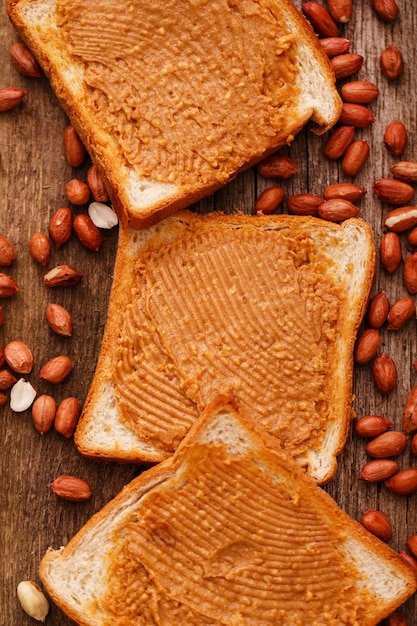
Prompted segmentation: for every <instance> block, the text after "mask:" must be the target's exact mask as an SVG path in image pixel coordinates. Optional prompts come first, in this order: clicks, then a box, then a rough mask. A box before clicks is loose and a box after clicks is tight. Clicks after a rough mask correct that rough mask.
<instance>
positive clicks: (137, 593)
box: [40, 397, 417, 626]
mask: <svg viewBox="0 0 417 626" xmlns="http://www.w3.org/2000/svg"><path fill="white" fill-rule="evenodd" d="M270 446H271V441H270V439H269V438H267V437H264V436H260V435H259V434H256V433H255V432H254V431H253V429H252V420H251V419H248V417H247V416H246V415H245V414H244V412H242V411H239V410H238V408H237V407H236V405H235V403H234V402H233V401H231V400H230V399H227V398H222V397H219V398H216V399H214V400H213V403H212V404H211V405H210V406H209V407H207V409H206V411H205V412H204V414H203V415H202V416H201V417H200V418H199V419H198V420H197V422H196V423H195V425H194V426H193V427H192V429H191V431H190V433H189V434H188V435H187V437H186V438H185V439H184V441H183V442H182V443H181V444H180V446H179V448H178V450H177V451H176V453H175V454H174V455H173V456H172V457H171V458H170V459H168V460H167V461H164V462H163V463H161V464H159V465H158V466H155V467H153V468H151V469H149V470H147V471H145V472H143V473H142V474H141V475H140V476H139V477H138V478H136V479H135V480H134V481H132V482H131V483H130V484H129V485H127V486H126V487H125V488H124V489H123V490H122V492H121V493H120V494H119V495H118V496H117V497H116V498H115V499H114V500H113V501H112V502H110V503H109V504H107V505H106V506H105V507H104V508H103V509H102V510H101V511H100V512H99V513H97V514H96V515H94V516H93V518H92V519H90V521H88V522H87V524H86V525H85V526H84V527H83V528H82V529H81V530H80V531H79V533H78V534H77V535H76V536H75V537H74V538H73V539H72V540H71V541H70V542H69V544H68V545H67V546H66V547H65V548H61V549H60V550H49V551H48V552H47V553H46V555H45V556H44V558H43V560H42V562H41V566H40V574H41V579H42V581H43V583H44V585H45V588H46V590H47V592H48V594H49V595H50V597H51V598H52V600H53V601H54V602H55V603H56V604H57V605H58V606H59V607H60V608H61V609H63V610H64V611H65V612H66V613H67V614H68V615H69V617H70V618H71V619H73V620H75V622H76V623H77V624H81V625H85V626H87V625H88V626H99V625H103V626H104V624H112V626H117V625H118V624H120V625H121V624H123V626H129V625H130V624H131V625H132V626H133V624H147V625H150V624H163V625H164V626H169V625H172V626H174V625H177V624H182V625H184V626H187V625H190V626H191V625H193V626H194V625H198V626H202V625H203V624H206V625H208V624H210V625H212V626H214V625H221V624H224V625H229V626H231V625H235V626H243V625H245V626H251V625H253V626H255V625H256V626H260V625H262V626H266V625H267V624H271V625H272V624H280V625H281V626H293V625H294V624H300V625H301V624H303V625H304V624H305V625H306V626H325V625H326V624H328V625H333V624H342V623H343V624H352V625H353V624H360V625H361V626H371V625H373V624H377V623H379V622H380V620H381V619H383V618H384V617H386V616H387V615H388V614H389V613H391V612H392V611H393V610H394V609H396V608H397V607H398V606H399V605H400V604H402V603H403V602H404V601H405V600H406V599H408V598H409V597H410V596H411V595H412V594H413V593H414V591H415V590H416V587H417V583H416V576H415V572H414V570H413V569H412V568H411V567H410V566H409V565H408V564H407V563H405V562H404V560H403V559H402V558H401V557H400V556H399V555H398V554H397V553H396V552H394V551H393V550H392V549H391V548H389V547H388V546H387V545H386V544H385V543H383V542H382V541H380V540H379V539H377V538H376V537H374V536H373V535H371V534H370V533H368V531H366V530H365V529H364V528H363V527H362V526H361V525H360V524H359V523H357V522H356V521H354V520H353V519H352V518H350V517H349V516H348V515H347V514H346V513H344V512H343V511H342V510H341V509H340V508H339V507H338V506H337V505H336V503H335V502H334V501H333V500H332V499H331V497H330V496H329V495H328V494H327V493H326V492H324V491H323V490H322V489H321V488H320V487H319V486H317V485H316V484H315V482H314V481H313V480H311V479H310V478H309V477H308V476H306V475H305V474H303V473H302V471H301V470H300V468H299V467H298V466H297V465H296V464H295V463H293V462H292V461H291V460H290V459H288V458H287V457H286V456H285V455H283V454H282V453H280V452H277V451H276V450H274V449H273V448H271V447H270ZM272 446H274V443H273V442H272Z"/></svg>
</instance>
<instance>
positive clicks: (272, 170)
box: [257, 154, 298, 179]
mask: <svg viewBox="0 0 417 626" xmlns="http://www.w3.org/2000/svg"><path fill="white" fill-rule="evenodd" d="M257 171H258V174H260V175H261V176H263V177H264V178H284V179H285V178H291V176H294V174H296V173H297V172H298V167H297V166H296V164H295V163H294V161H293V160H292V159H290V157H287V156H285V155H278V154H271V156H269V157H266V158H265V159H263V160H262V161H260V163H259V164H258V167H257Z"/></svg>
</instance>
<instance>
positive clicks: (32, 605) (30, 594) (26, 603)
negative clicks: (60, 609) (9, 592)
mask: <svg viewBox="0 0 417 626" xmlns="http://www.w3.org/2000/svg"><path fill="white" fill-rule="evenodd" d="M17 597H18V599H19V602H20V604H21V606H22V609H23V610H24V611H25V613H27V615H29V617H33V619H36V620H37V621H38V622H44V621H45V618H46V616H47V615H48V612H49V602H48V600H47V599H46V596H45V594H44V593H43V591H42V589H41V588H40V587H39V585H38V584H37V583H35V582H33V580H22V582H20V583H19V584H18V585H17Z"/></svg>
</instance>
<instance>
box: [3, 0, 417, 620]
mask: <svg viewBox="0 0 417 626" xmlns="http://www.w3.org/2000/svg"><path fill="white" fill-rule="evenodd" d="M398 4H399V6H400V17H399V18H398V19H397V20H396V21H395V22H394V23H392V24H386V23H384V22H383V21H382V20H381V19H379V18H378V17H377V16H376V14H375V13H374V12H373V10H372V8H371V0H354V12H353V16H352V19H351V20H350V22H349V23H348V24H347V25H345V26H343V27H342V26H341V27H340V29H339V32H340V34H341V35H343V36H345V37H347V38H348V39H350V40H351V41H352V46H351V51H352V52H355V53H359V54H361V55H363V57H364V63H363V66H362V69H361V70H360V72H359V73H358V75H357V76H355V77H354V78H363V79H366V80H370V81H372V82H374V83H376V84H377V85H378V87H379V89H380V95H379V97H378V99H377V100H376V101H375V102H374V103H372V104H371V105H370V108H371V109H372V111H373V113H374V115H375V118H376V121H375V123H374V124H373V125H372V127H369V128H365V129H362V130H361V129H357V130H356V137H357V138H358V139H359V138H363V139H366V140H367V141H368V142H369V144H370V146H371V154H370V158H369V160H368V162H367V164H366V165H365V167H364V168H363V170H362V171H361V172H360V173H359V174H358V175H357V177H356V178H355V180H354V182H356V183H358V184H359V185H361V186H363V187H364V188H366V190H367V194H366V196H365V197H364V198H363V199H362V201H361V202H360V205H359V206H360V208H361V216H362V217H363V218H364V219H365V220H367V221H368V222H369V223H370V224H371V225H372V227H373V231H374V235H375V240H376V244H377V246H378V244H379V240H380V237H381V234H382V233H383V219H384V215H385V214H386V213H387V211H388V210H389V209H390V208H391V207H389V206H388V205H383V204H381V202H380V201H379V200H378V199H377V198H376V197H375V195H374V193H373V190H372V184H373V182H374V181H376V180H377V179H378V178H380V177H382V176H388V175H389V167H391V165H392V164H394V163H395V162H396V161H398V160H399V157H394V156H393V155H392V154H390V153H389V152H388V151H387V149H386V147H385V146H384V142H383V135H384V131H385V128H386V126H387V125H388V124H389V123H390V122H391V121H393V120H401V121H402V122H403V123H404V124H405V126H406V128H407V129H408V133H409V141H408V145H407V147H406V150H405V152H404V154H403V156H402V157H401V158H402V159H408V160H414V159H416V160H417V149H416V148H415V143H416V139H417V137H416V130H415V129H416V111H417V107H416V103H415V94H416V93H417V73H416V71H415V63H416V44H415V34H416V33H417V4H416V3H414V2H410V1H407V0H399V1H398ZM297 5H298V6H301V2H297ZM0 33H1V39H0V68H1V69H0V88H1V87H9V86H16V87H22V88H26V89H28V90H29V92H28V94H27V97H26V99H25V102H24V104H22V105H21V106H20V107H18V108H16V109H14V110H12V111H9V112H6V113H1V114H0V152H1V162H0V232H1V233H2V234H4V235H6V236H7V237H9V239H10V240H11V241H12V242H13V244H14V245H15V247H16V251H17V260H16V261H15V263H14V264H13V265H12V266H11V267H10V268H6V270H5V271H6V272H7V273H10V274H11V275H13V276H14V277H15V278H16V280H17V282H18V284H19V286H20V292H19V293H18V294H17V295H15V296H14V297H12V298H9V299H6V300H3V301H2V302H0V304H1V305H3V308H4V316H5V321H4V325H3V327H2V328H0V345H3V346H4V345H6V344H7V343H8V342H9V341H12V340H15V339H19V340H22V341H24V342H26V343H27V344H28V345H29V346H30V348H31V349H32V351H33V354H34V358H35V367H34V369H33V372H32V373H31V374H30V375H29V376H28V377H27V378H28V380H30V381H31V382H32V384H33V385H34V387H35V388H36V390H37V392H38V394H41V393H50V394H51V395H53V396H54V397H55V399H56V400H57V401H59V400H61V399H62V398H64V397H66V396H68V395H73V396H76V397H77V398H78V399H79V400H80V401H81V402H83V401H84V399H85V396H86V393H87V390H88V387H89V384H90V381H91V378H92V375H93V371H94V367H95V363H96V360H97V356H98V353H99V349H100V340H101V337H102V333H103V328H104V323H105V319H106V307H107V300H108V295H109V290H110V286H111V282H112V271H113V262H114V256H115V250H116V245H117V229H113V230H111V231H105V232H104V233H103V234H104V243H103V247H102V249H101V251H100V252H99V253H94V252H88V251H86V250H85V249H84V248H82V247H81V245H80V244H79V242H78V241H77V239H76V238H73V239H72V240H71V241H70V242H69V243H68V244H67V245H66V246H64V247H63V248H61V249H60V250H54V251H53V253H52V257H51V260H50V262H49V264H48V266H47V269H49V268H51V267H53V266H54V265H57V264H60V263H68V264H70V265H73V266H74V267H76V268H77V269H78V270H79V271H80V272H82V273H83V274H84V278H83V280H82V282H81V283H80V284H79V285H78V286H76V287H74V288H60V289H55V290H52V289H48V288H47V287H45V286H44V285H43V283H42V277H43V274H44V272H45V269H44V268H41V267H40V266H38V265H37V264H36V263H35V262H34V261H33V260H32V259H31V257H30V255H29V250H28V242H29V238H30V236H31V234H32V233H33V232H35V231H38V230H40V231H43V232H47V226H48V222H49V219H50V217H51V215H52V214H53V212H54V211H55V210H56V209H57V208H59V207H61V206H67V205H68V202H67V200H66V198H65V183H66V182H67V181H68V180H69V179H70V178H72V177H74V176H76V177H79V178H82V179H84V178H85V174H86V169H87V166H88V163H86V164H85V166H83V167H80V168H78V169H76V170H73V169H72V168H71V167H70V166H69V165H68V164H67V161H66V158H65V154H64V149H63V141H62V136H63V130H64V128H65V126H66V125H67V123H68V120H67V118H66V116H65V114H64V113H63V111H62V110H61V108H60V106H59V104H58V102H57V100H56V98H55V96H54V95H53V93H52V91H51V89H50V87H49V84H48V81H47V80H46V79H45V78H44V77H42V78H40V79H28V78H24V77H23V76H21V75H20V74H18V72H17V71H16V69H15V68H14V67H13V66H12V64H11V62H10V58H9V47H10V44H12V43H13V42H14V41H16V40H17V36H16V34H15V33H14V31H13V29H12V27H11V25H10V23H9V20H8V17H7V15H6V10H5V0H2V4H1V12H0ZM391 44H395V45H397V46H398V47H399V48H400V49H401V50H402V53H403V56H404V61H405V72H404V75H403V77H402V78H401V79H400V80H398V81H395V82H389V81H388V80H387V79H386V77H385V76H383V75H382V73H381V70H380V65H379V56H380V54H381V52H382V51H383V50H384V49H385V48H387V47H388V46H389V45H391ZM325 141H326V136H324V137H317V136H315V135H313V134H312V133H311V131H310V130H308V129H305V130H304V131H302V132H301V133H300V134H299V135H298V136H297V137H296V139H295V141H294V143H293V145H292V146H291V147H290V148H289V149H285V150H283V151H282V152H283V153H284V154H287V155H289V156H290V157H291V158H292V159H293V160H294V161H295V163H296V164H297V165H298V167H299V172H298V173H297V174H296V175H295V176H293V177H292V178H291V179H290V180H288V181H278V183H277V181H272V180H265V179H262V178H261V177H257V175H256V172H255V171H254V170H251V171H248V172H246V173H244V174H242V175H241V176H239V177H238V178H237V179H236V180H235V181H234V182H233V183H232V184H231V185H230V186H229V187H227V188H225V189H224V190H221V191H220V192H218V193H216V194H215V195H214V196H213V197H211V198H208V199H206V200H204V201H203V202H201V203H200V204H199V205H197V206H196V207H195V208H196V209H197V210H201V211H207V210H210V209H214V208H215V209H218V210H223V211H225V212H230V211H233V210H235V209H240V210H243V211H245V212H248V213H251V212H252V211H253V204H254V198H256V197H257V196H258V195H259V193H260V192H261V191H262V190H263V189H265V188H266V187H268V186H270V185H271V184H280V185H282V186H283V187H284V188H285V189H286V192H287V194H288V195H292V194H295V193H300V192H305V191H310V192H314V193H317V194H322V192H323V189H324V188H325V187H326V186H327V185H329V184H331V183H335V182H337V181H346V180H350V179H348V178H346V176H345V175H344V174H343V172H342V170H341V167H340V163H339V162H335V161H329V160H327V159H326V158H325V157H324V156H323V153H322V150H323V145H324V143H325ZM72 208H73V209H74V214H75V213H77V212H84V211H85V210H86V207H78V208H76V207H72ZM283 210H285V206H284V207H283ZM402 242H403V246H404V249H403V252H404V257H405V256H406V255H408V254H410V252H411V251H412V250H411V249H410V247H409V246H408V245H407V242H406V238H405V236H402ZM381 289H384V290H385V291H386V293H387V295H388V298H389V299H390V301H391V302H394V301H395V300H396V299H398V298H401V297H404V296H406V295H408V294H407V292H406V289H405V287H404V283H403V278H402V268H399V269H398V270H397V271H396V272H395V273H394V274H392V275H389V274H387V273H386V272H385V270H383V269H381V266H380V264H379V263H378V267H377V274H376V277H375V283H374V287H373V293H376V292H378V291H379V290H381ZM49 302H58V303H60V304H62V305H64V306H65V307H67V308H68V309H69V310H70V312H71V313H72V314H73V317H74V334H73V337H72V338H62V337H58V336H56V335H54V334H53V333H52V331H51V330H50V329H49V327H48V326H47V324H46V322H45V308H46V306H47V304H48V303H49ZM380 351H385V352H386V353H388V354H389V355H390V356H391V357H392V358H393V359H394V361H395V363H396V365H397V369H398V384H397V387H396V389H395V390H394V391H393V392H392V393H391V394H389V395H388V396H382V395H381V394H379V393H378V392H377V391H376V390H375V387H374V383H373V379H372V376H371V370H370V366H369V365H365V366H360V367H357V368H356V370H355V378H354V393H355V396H356V399H355V401H354V407H355V409H356V411H357V414H358V415H365V414H379V415H386V416H387V417H389V418H390V419H391V420H393V422H394V427H395V428H397V429H398V430H401V420H402V411H403V407H404V403H405V400H406V398H407V395H408V393H409V391H410V389H411V388H412V387H413V386H414V385H415V384H416V381H417V374H416V372H415V371H414V368H413V366H412V363H413V361H415V360H417V346H416V321H415V319H413V320H411V321H410V322H409V323H408V324H407V326H406V327H405V328H404V329H403V330H401V331H397V332H395V331H387V330H386V329H385V328H384V329H383V330H382V344H381V350H380ZM57 354H68V355H69V356H70V357H71V358H72V359H73V360H74V363H75V368H74V371H73V373H72V374H71V375H70V377H69V378H68V379H67V380H66V381H65V382H64V383H62V384H61V385H58V386H54V387H52V386H51V385H48V384H47V383H43V382H42V381H40V380H39V378H38V373H39V369H40V367H41V365H42V364H43V363H44V362H45V361H46V360H47V359H49V358H50V357H52V356H55V355H57ZM0 413H1V416H0V446H1V452H0V454H1V457H0V468H1V470H0V481H1V483H0V555H1V558H0V594H1V599H0V626H25V625H26V624H28V625H29V624H31V623H33V620H31V619H30V618H29V617H27V616H26V615H25V614H24V613H23V611H22V609H21V607H20V605H19V603H18V600H17V597H16V586H17V584H18V582H19V581H20V580H24V579H32V580H35V581H39V576H38V564H39V561H40V559H41V557H42V555H43V554H44V552H45V550H46V549H47V548H48V546H52V547H54V548H57V547H59V546H60V545H63V544H65V543H66V542H67V541H68V539H69V538H70V537H71V536H72V535H73V534H74V533H75V532H76V531H77V530H78V529H79V528H80V527H81V526H82V525H83V524H84V523H85V522H86V521H87V519H88V518H89V517H90V516H91V515H92V514H93V513H94V512H95V511H98V510H99V509H100V508H101V507H102V506H103V505H104V504H105V503H106V502H108V501H109V500H110V499H111V498H112V497H113V496H114V495H116V494H117V493H118V492H119V490H120V489H121V487H122V486H123V485H124V484H126V483H127V482H128V481H130V480H131V479H132V478H133V477H134V476H135V475H137V473H138V472H139V471H140V468H138V467H137V466H134V465H117V464H108V465H104V464H99V463H95V462H91V461H87V460H85V459H83V458H81V457H80V455H79V454H78V453H77V451H76V449H75V446H74V443H73V441H72V439H71V440H66V439H64V438H63V437H62V436H60V435H59V434H57V433H56V432H54V431H53V430H52V431H50V432H49V433H47V434H45V435H44V436H40V435H39V434H38V433H37V432H36V431H35V430H34V427H33V424H32V419H31V413H30V410H28V411H25V412H23V413H14V412H12V411H11V410H10V408H9V406H8V404H6V405H5V406H4V407H3V408H1V409H0ZM366 460H368V457H367V455H366V452H365V442H364V440H360V439H359V438H358V437H356V436H355V435H353V434H352V435H351V436H350V437H349V441H348V443H347V445H346V447H345V450H344V451H343V453H342V454H341V456H340V459H339V469H338V471H337V474H336V476H335V477H334V479H333V480H332V481H331V482H330V483H329V484H328V485H326V487H325V488H326V490H327V491H328V492H329V493H330V494H331V495H332V496H333V497H334V498H335V500H336V501H337V502H338V504H339V505H340V506H341V507H342V508H343V509H344V510H345V511H347V512H348V513H349V514H350V515H351V516H352V517H353V518H355V519H357V520H359V519H360V517H361V515H362V513H363V512H364V511H365V510H367V509H379V510H380V511H382V512H384V513H385V514H387V515H388V517H389V519H390V520H391V522H392V526H393V536H392V539H391V540H390V541H389V545H391V546H392V548H394V549H395V550H397V551H402V550H405V549H406V541H407V538H408V537H409V536H411V535H413V534H415V533H417V495H411V496H408V497H400V496H395V495H393V494H391V493H390V492H388V491H387V490H386V489H385V488H384V486H381V485H369V484H366V483H364V482H361V481H359V480H358V473H359V470H360V468H361V467H362V465H363V464H364V463H365V462H366ZM399 463H400V467H401V468H405V467H408V466H415V467H417V458H415V457H413V456H412V454H411V453H410V450H409V446H408V447H407V450H406V452H405V453H404V454H402V455H401V457H400V458H399ZM63 473H66V474H74V475H77V476H80V477H83V478H86V479H87V480H88V481H89V482H90V484H91V486H92V489H93V497H92V498H91V500H89V501H88V502H85V503H69V502H64V501H61V500H58V499H57V498H56V497H55V496H54V494H52V493H51V491H50V489H49V483H50V482H51V481H52V480H53V479H54V478H55V477H56V476H57V475H59V474H63ZM401 610H402V611H403V612H404V614H406V615H407V617H408V619H409V624H417V607H416V603H415V599H414V598H412V599H411V600H409V601H408V602H407V604H406V605H405V606H403V607H402V609H401ZM47 623H48V624H51V625H53V626H67V625H68V624H70V621H69V620H68V619H67V618H66V617H65V616H64V615H63V614H62V613H61V612H60V611H59V610H58V609H57V608H56V607H54V606H52V607H51V610H50V614H49V616H48V618H47Z"/></svg>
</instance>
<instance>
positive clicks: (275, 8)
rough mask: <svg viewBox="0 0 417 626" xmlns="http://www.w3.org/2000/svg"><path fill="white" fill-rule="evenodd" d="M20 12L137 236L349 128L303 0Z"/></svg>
mask: <svg viewBox="0 0 417 626" xmlns="http://www.w3.org/2000/svg"><path fill="white" fill-rule="evenodd" d="M8 12H9V15H10V18H11V20H12V22H13V24H14V26H15V28H16V30H17V31H18V33H19V34H20V35H21V37H22V38H23V39H24V40H25V41H26V42H27V44H28V45H29V47H30V48H31V49H32V51H33V52H34V54H35V55H36V57H37V58H38V60H39V62H40V64H41V65H42V67H43V69H44V71H45V73H46V74H47V76H48V77H49V79H50V82H51V85H52V87H53V89H54V91H55V93H56V95H57V96H58V98H59V100H60V102H61V104H62V106H63V107H64V109H65V111H66V112H67V114H68V116H69V118H70V120H71V122H72V123H73V125H74V126H75V128H76V130H77V131H78V133H79V135H80V137H81V138H82V140H83V142H84V144H85V146H86V148H87V149H88V151H89V153H90V155H91V157H92V159H93V161H94V162H95V163H96V165H97V166H98V168H99V169H100V170H101V173H102V175H103V176H104V178H105V180H106V183H107V187H108V191H109V193H110V196H111V199H112V202H113V205H114V208H115V209H116V210H117V211H118V213H119V216H120V218H121V220H123V221H125V223H126V224H128V225H130V226H131V227H133V228H144V227H147V226H149V225H151V224H152V223H155V222H156V221H158V220H160V219H162V218H163V217H164V216H167V215H168V214H172V213H173V212H175V211H177V210H179V209H181V208H184V207H187V206H190V205H191V204H192V203H193V202H195V201H197V200H199V199H200V198H202V197H204V196H207V195H209V194H211V193H212V192H214V191H215V190H216V189H218V188H219V187H221V186H224V185H225V184H227V183H228V182H229V181H230V180H232V179H233V178H234V177H235V176H236V174H237V172H239V171H240V170H242V169H245V168H248V167H250V166H252V165H253V164H254V163H256V162H257V161H259V160H260V159H262V158H263V157H264V156H266V155H267V154H269V153H271V152H273V151H275V150H277V149H278V148H280V147H281V146H284V145H287V144H290V143H291V141H292V140H293V138H294V136H295V134H296V133H298V132H299V131H300V129H301V128H302V127H303V126H304V125H305V124H306V123H307V122H308V121H309V120H313V122H314V123H315V124H316V131H317V132H324V131H325V130H327V129H328V128H330V127H331V126H332V125H333V124H334V123H335V122H336V121H337V120H338V118H339V115H340V111H341V101H340V98H339V95H338V92H337V90H336V88H335V78H334V74H333V72H332V69H331V67H330V64H329V61H328V59H327V57H326V55H325V54H324V53H323V51H322V49H321V47H320V45H319V43H318V41H317V37H316V35H315V34H314V33H313V30H312V29H311V27H310V25H309V23H308V22H307V21H306V19H305V18H304V16H303V15H302V14H301V13H300V12H299V11H298V10H297V9H296V8H295V7H294V6H293V5H292V3H291V2H290V1H289V0H250V1H246V2H239V1H238V2H226V0H219V1H218V2H190V1H189V2H180V1H179V0H173V1H171V2H161V0H150V1H148V2H139V1H138V0H133V1H132V0H106V2H99V3H98V2H90V0H83V1H81V0H79V1H77V2H74V0H9V1H8Z"/></svg>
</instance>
